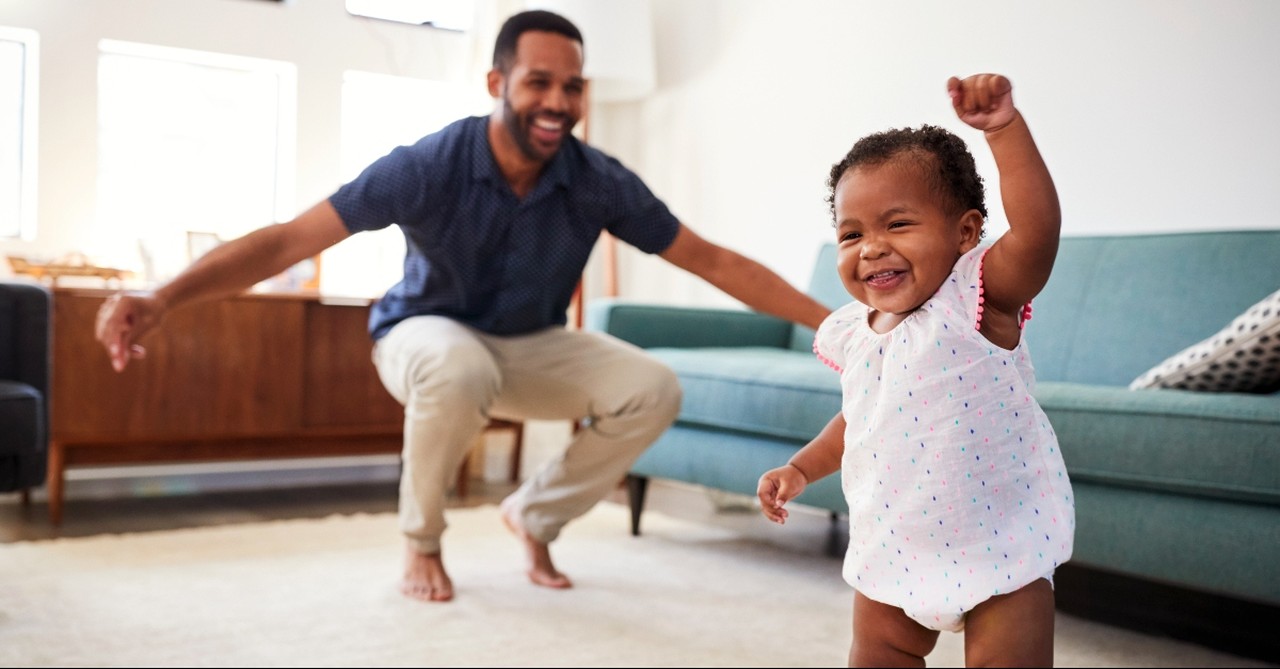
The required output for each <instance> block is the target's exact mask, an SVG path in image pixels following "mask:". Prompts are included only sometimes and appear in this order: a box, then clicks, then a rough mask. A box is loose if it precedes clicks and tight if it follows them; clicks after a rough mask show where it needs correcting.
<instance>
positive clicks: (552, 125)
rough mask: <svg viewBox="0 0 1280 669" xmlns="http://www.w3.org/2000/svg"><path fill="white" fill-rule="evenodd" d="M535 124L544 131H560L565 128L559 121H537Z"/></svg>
mask: <svg viewBox="0 0 1280 669" xmlns="http://www.w3.org/2000/svg"><path fill="white" fill-rule="evenodd" d="M533 124H534V125H536V126H538V127H539V128H542V129H543V130H559V129H560V128H562V127H564V124H563V123H560V122H559V121H546V120H542V119H538V120H535V121H534V122H533Z"/></svg>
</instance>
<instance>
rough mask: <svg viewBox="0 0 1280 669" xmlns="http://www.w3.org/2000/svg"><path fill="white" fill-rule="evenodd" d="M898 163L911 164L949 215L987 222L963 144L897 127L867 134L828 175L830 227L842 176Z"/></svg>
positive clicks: (935, 132)
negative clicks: (975, 215) (971, 213)
mask: <svg viewBox="0 0 1280 669" xmlns="http://www.w3.org/2000/svg"><path fill="white" fill-rule="evenodd" d="M897 159H904V160H906V161H909V164H913V165H915V166H916V167H918V168H919V169H920V170H921V172H923V174H924V177H925V179H927V180H928V182H929V189H930V190H931V191H933V193H934V194H936V195H937V196H938V197H939V198H941V199H942V204H943V210H944V211H946V212H947V213H949V214H957V215H958V214H962V213H964V212H966V211H968V210H970V209H977V210H978V212H979V213H981V214H982V218H983V220H985V219H986V218H987V205H986V202H985V201H986V189H985V188H984V187H983V185H982V177H981V176H979V175H978V168H977V165H975V164H974V162H973V155H972V154H970V153H969V148H968V147H967V146H965V143H964V140H962V139H960V138H959V137H957V136H956V135H954V134H953V133H951V132H950V131H948V130H946V129H943V128H939V127H937V126H932V125H922V126H920V127H919V128H918V129H917V128H897V129H894V130H886V131H883V132H877V133H875V134H871V135H867V136H866V137H863V138H862V139H860V140H858V141H857V142H856V143H855V144H854V145H853V148H852V149H850V150H849V153H848V154H846V155H845V157H844V159H842V160H841V161H840V162H838V163H836V164H835V165H833V166H832V167H831V175H830V176H829V177H827V205H828V206H829V208H830V210H831V220H832V223H833V224H834V223H835V215H836V185H837V184H839V183H840V179H841V177H843V176H844V175H845V173H846V172H848V171H849V170H852V169H855V168H858V167H864V166H879V165H884V164H886V163H888V162H890V161H892V160H897Z"/></svg>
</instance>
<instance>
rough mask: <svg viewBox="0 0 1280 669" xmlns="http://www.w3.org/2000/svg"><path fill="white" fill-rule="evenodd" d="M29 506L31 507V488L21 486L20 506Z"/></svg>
mask: <svg viewBox="0 0 1280 669" xmlns="http://www.w3.org/2000/svg"><path fill="white" fill-rule="evenodd" d="M30 507H31V488H23V489H22V508H24V509H27V508H30Z"/></svg>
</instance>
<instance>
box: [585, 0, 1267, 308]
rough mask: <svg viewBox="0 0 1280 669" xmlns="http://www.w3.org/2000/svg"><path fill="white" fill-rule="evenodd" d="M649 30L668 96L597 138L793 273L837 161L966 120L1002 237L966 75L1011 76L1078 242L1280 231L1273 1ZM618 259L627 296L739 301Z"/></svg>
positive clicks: (677, 7)
mask: <svg viewBox="0 0 1280 669" xmlns="http://www.w3.org/2000/svg"><path fill="white" fill-rule="evenodd" d="M655 26H656V31H657V42H658V48H657V52H658V59H659V60H658V86H659V91H658V93H657V95H655V96H654V97H653V98H651V99H650V100H649V101H647V102H646V103H645V104H644V105H642V106H640V107H639V108H626V109H619V110H617V111H616V112H615V113H613V114H611V115H610V116H609V117H608V118H607V119H605V121H604V122H601V123H598V124H596V125H593V127H592V134H593V137H598V138H599V141H598V142H597V143H598V144H601V145H606V144H607V145H608V146H610V147H616V148H615V152H616V154H617V155H618V156H619V157H620V158H622V159H623V161H624V162H625V163H627V164H629V165H631V166H633V167H634V168H636V169H637V170H638V171H639V172H640V173H641V174H643V175H645V176H646V177H647V179H648V181H649V184H650V185H651V187H652V188H653V189H654V190H655V192H657V193H658V194H660V195H661V196H663V197H664V198H665V199H666V200H667V202H668V204H669V205H671V207H672V209H673V210H674V211H675V212H676V214H677V215H678V216H680V217H681V218H682V219H684V220H685V221H686V222H687V223H688V224H689V225H690V226H691V227H693V228H694V229H696V230H698V231H699V232H700V233H702V234H703V235H704V236H706V237H708V238H711V239H713V240H715V241H717V242H720V243H722V244H725V245H727V246H731V247H733V248H736V249H739V250H741V251H744V252H746V253H747V254H748V255H751V256H754V257H756V258H758V259H760V260H762V261H764V262H765V263H766V264H768V265H770V266H771V267H774V268H775V269H776V270H778V271H779V272H780V273H781V274H783V275H784V276H785V277H786V278H787V279H789V280H791V281H793V282H794V283H797V284H801V285H803V284H806V283H807V282H808V277H809V271H810V266H811V264H812V262H813V253H814V249H815V248H816V246H817V244H818V243H819V242H822V241H825V240H827V239H828V238H830V237H831V228H830V227H829V220H830V219H829V217H828V213H827V209H826V204H825V202H824V201H823V198H824V197H825V194H826V193H825V180H826V176H827V172H828V170H829V169H830V167H831V165H832V164H833V163H835V162H836V161H837V160H839V159H840V158H841V157H842V156H843V155H844V153H845V151H847V150H848V148H849V147H850V146H851V145H852V143H853V142H854V140H856V139H857V138H858V137H860V136H862V135H864V134H867V133H870V132H875V131H878V130H883V129H887V128H890V127H902V126H915V125H919V124H921V123H932V124H936V125H941V126H944V127H947V128H950V129H952V130H953V131H955V132H957V133H958V134H959V135H960V136H961V137H963V138H964V139H965V140H966V141H968V142H969V143H970V147H971V149H972V150H973V151H974V154H975V156H976V157H977V159H978V167H979V169H980V170H981V172H982V173H983V175H984V176H985V177H986V179H987V185H988V204H989V208H990V209H991V210H992V213H993V217H992V218H993V220H992V222H991V223H992V225H991V233H990V234H992V235H995V234H998V233H999V232H1001V231H1003V230H1004V229H1006V228H1007V226H1006V225H1005V223H1004V220H1003V217H1002V215H1001V214H1000V213H999V210H1000V207H999V189H998V184H997V175H996V172H995V168H994V163H993V162H992V161H991V160H990V157H989V152H988V151H987V149H986V146H985V144H984V143H983V142H982V138H981V134H980V133H978V132H977V131H974V130H972V129H969V128H968V127H967V126H964V125H963V124H961V123H959V122H958V121H957V120H956V119H955V116H954V114H953V113H952V111H951V109H950V105H949V102H948V99H947V96H946V93H945V84H946V80H947V78H948V77H949V76H950V75H952V74H956V75H961V76H963V75H966V74H971V73H975V72H984V71H994V72H1001V73H1004V74H1007V75H1008V76H1009V77H1010V78H1011V79H1012V81H1013V83H1014V87H1015V89H1014V99H1015V102H1016V103H1017V104H1018V106H1019V107H1020V108H1021V109H1022V111H1023V112H1024V115H1025V117H1026V118H1027V120H1028V122H1029V123H1030V125H1031V128H1032V131H1033V133H1034V134H1035V137H1036V139H1037V142H1038V143H1039V145H1040V148H1041V151H1042V153H1043V154H1044V155H1045V159H1046V161H1047V162H1048V165H1049V168H1050V170H1051V171H1052V173H1053V175H1054V178H1055V181H1056V183H1057V187H1058V190H1059V195H1060V197H1061V200H1062V208H1063V216H1064V219H1063V228H1064V229H1063V233H1064V234H1066V235H1082V234H1110V233H1119V232H1126V233H1127V232H1159V231H1174V230H1204V229H1222V228H1276V227H1280V129H1277V122H1278V120H1280V86H1277V85H1276V83H1275V71H1276V67H1277V65H1280V2H1274V0H1214V1H1209V0H1124V1H1123V2H1116V1H1114V0H1080V1H1074V2H1025V1H1023V0H960V1H946V2H944V1H942V0H906V1H898V2H880V1H874V0H856V1H851V0H799V1H796V2H786V3H780V2H771V1H768V0H699V1H697V2H689V1H688V0H655ZM587 39H588V43H589V40H590V37H589V36H588V37H587ZM606 122H607V125H606ZM1278 261H1280V259H1278ZM621 263H622V266H623V269H624V274H623V277H622V290H623V292H624V295H626V296H628V297H635V298H639V299H649V300H660V301H664V302H676V303H690V304H716V305H730V304H732V302H731V301H730V300H729V299H728V298H727V297H724V296H723V295H721V294H719V293H718V292H717V291H715V290H714V289H712V288H710V287H708V286H706V285H705V284H702V283H700V282H698V281H697V280H695V279H693V278H691V277H689V276H688V275H686V274H684V273H682V272H679V271H678V270H671V269H669V268H668V267H666V266H665V265H664V264H663V263H661V262H660V261H654V260H653V259H650V258H646V257H641V256H639V254H634V253H624V254H623V256H622V259H621ZM1231 269H1234V268H1231ZM1231 269H1228V268H1224V270H1226V271H1231Z"/></svg>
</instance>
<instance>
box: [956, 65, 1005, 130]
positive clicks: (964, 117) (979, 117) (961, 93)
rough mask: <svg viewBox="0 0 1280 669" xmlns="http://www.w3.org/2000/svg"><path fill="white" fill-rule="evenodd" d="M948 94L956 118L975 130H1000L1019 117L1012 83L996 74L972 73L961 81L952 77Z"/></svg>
mask: <svg viewBox="0 0 1280 669" xmlns="http://www.w3.org/2000/svg"><path fill="white" fill-rule="evenodd" d="M947 94H948V95H950V96H951V106H952V107H955V110H956V116H959V117H960V120H961V121H964V122H965V123H968V124H969V125H971V126H973V127H974V128H977V129H978V130H982V131H985V132H991V131H993V130H999V129H1000V128H1003V127H1005V126H1006V125H1009V123H1011V122H1013V119H1014V118H1016V117H1017V115H1018V111H1017V110H1016V109H1014V107H1013V84H1012V83H1010V82H1009V80H1008V79H1007V78H1005V77H1003V76H1001V75H999V74H975V75H973V76H971V77H965V78H964V79H963V80H961V79H959V78H957V77H951V79H949V80H948V81H947Z"/></svg>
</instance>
